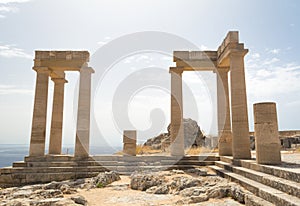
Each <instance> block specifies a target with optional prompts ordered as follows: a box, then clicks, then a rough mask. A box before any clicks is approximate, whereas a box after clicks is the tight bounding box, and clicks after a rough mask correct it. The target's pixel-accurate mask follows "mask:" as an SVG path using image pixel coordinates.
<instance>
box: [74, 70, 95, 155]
mask: <svg viewBox="0 0 300 206" xmlns="http://www.w3.org/2000/svg"><path fill="white" fill-rule="evenodd" d="M92 73H94V70H93V69H92V68H91V67H83V68H82V69H81V70H80V80H79V97H78V113H77V130H76V143H75V156H76V157H88V156H89V147H90V110H91V83H92V81H91V75H92Z"/></svg>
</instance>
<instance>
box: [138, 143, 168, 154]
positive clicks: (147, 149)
mask: <svg viewBox="0 0 300 206" xmlns="http://www.w3.org/2000/svg"><path fill="white" fill-rule="evenodd" d="M161 152H162V150H154V149H152V148H151V147H150V146H143V145H141V144H139V145H137V146H136V154H137V155H143V154H156V153H161Z"/></svg>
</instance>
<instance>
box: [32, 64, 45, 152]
mask: <svg viewBox="0 0 300 206" xmlns="http://www.w3.org/2000/svg"><path fill="white" fill-rule="evenodd" d="M33 69H34V70H35V71H36V72H37V76H36V85H35V98H34V108H33V118H32V129H31V139H30V149H29V156H43V155H45V139H46V121H47V102H48V84H49V75H50V70H49V69H48V67H34V68H33Z"/></svg>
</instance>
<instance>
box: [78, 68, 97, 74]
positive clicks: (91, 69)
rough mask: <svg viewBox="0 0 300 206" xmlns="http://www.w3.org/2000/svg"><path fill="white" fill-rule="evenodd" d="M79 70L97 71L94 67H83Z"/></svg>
mask: <svg viewBox="0 0 300 206" xmlns="http://www.w3.org/2000/svg"><path fill="white" fill-rule="evenodd" d="M79 72H80V73H82V72H87V73H95V70H94V69H93V68H92V67H82V68H81V69H80V70H79Z"/></svg>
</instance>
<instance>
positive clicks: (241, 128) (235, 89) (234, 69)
mask: <svg viewBox="0 0 300 206" xmlns="http://www.w3.org/2000/svg"><path fill="white" fill-rule="evenodd" d="M246 53H247V50H244V51H237V52H234V53H231V54H230V57H229V58H230V60H229V61H230V82H231V113H232V125H231V127H232V153H233V158H235V159H249V158H251V152H250V137H249V125H248V109H247V94H246V82H245V70H244V56H245V54H246Z"/></svg>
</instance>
